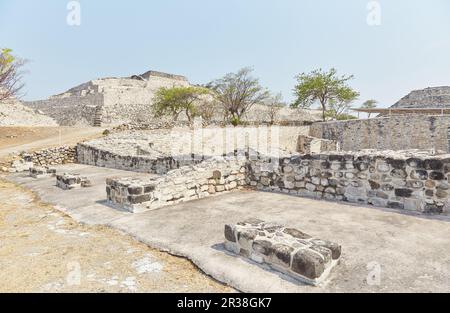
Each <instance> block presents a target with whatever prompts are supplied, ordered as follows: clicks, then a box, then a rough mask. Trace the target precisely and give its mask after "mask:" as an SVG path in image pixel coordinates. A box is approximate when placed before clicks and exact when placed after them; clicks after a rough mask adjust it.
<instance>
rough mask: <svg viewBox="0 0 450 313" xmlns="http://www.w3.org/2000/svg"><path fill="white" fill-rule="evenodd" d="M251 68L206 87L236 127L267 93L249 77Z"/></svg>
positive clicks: (255, 80) (264, 98) (263, 99)
mask: <svg viewBox="0 0 450 313" xmlns="http://www.w3.org/2000/svg"><path fill="white" fill-rule="evenodd" d="M252 71H253V70H252V69H251V68H248V67H246V68H243V69H241V70H239V71H238V72H237V73H229V74H226V75H225V76H224V77H222V78H220V79H217V80H214V81H212V82H210V83H209V84H208V85H207V87H208V88H210V89H211V90H213V95H214V97H215V99H216V100H217V102H219V103H220V104H221V105H222V106H223V107H224V109H225V112H226V115H227V118H228V119H229V120H230V121H231V122H232V123H233V124H234V125H237V124H239V123H240V122H241V119H242V117H243V116H244V114H245V113H246V112H248V110H249V109H250V108H251V107H252V106H253V105H254V104H256V103H263V102H264V101H265V100H266V99H267V98H268V97H269V96H270V94H269V91H268V90H267V89H266V88H263V87H262V86H261V85H260V83H259V80H258V79H257V78H254V77H252V76H251V73H252Z"/></svg>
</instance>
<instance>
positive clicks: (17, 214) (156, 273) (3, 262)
mask: <svg viewBox="0 0 450 313" xmlns="http://www.w3.org/2000/svg"><path fill="white" fill-rule="evenodd" d="M0 238H1V240H0V292H232V291H233V290H232V289H231V288H228V287H226V286H223V285H221V284H219V283H217V282H215V281H213V280H212V279H210V278H209V277H207V276H206V275H203V274H202V273H200V272H199V271H198V270H197V269H196V268H195V267H194V266H193V265H192V264H191V263H190V262H189V261H187V260H185V259H182V258H178V257H174V256H171V255H169V254H166V253H163V252H159V251H157V250H154V249H150V248H148V247H147V246H146V245H144V244H141V243H139V242H137V241H135V240H133V239H132V238H131V237H129V236H126V235H123V234H121V233H119V232H117V231H114V230H112V229H109V228H104V227H90V226H85V225H80V224H78V223H76V222H75V221H73V220H72V219H71V218H69V217H67V216H64V215H63V214H62V213H60V212H59V211H57V210H56V209H54V208H53V207H51V206H48V205H45V204H42V203H40V202H39V201H37V200H36V199H35V197H34V196H33V194H32V193H31V192H29V191H27V190H25V189H23V188H21V187H18V186H16V185H14V184H12V183H9V182H6V181H4V180H2V179H1V177H0Z"/></svg>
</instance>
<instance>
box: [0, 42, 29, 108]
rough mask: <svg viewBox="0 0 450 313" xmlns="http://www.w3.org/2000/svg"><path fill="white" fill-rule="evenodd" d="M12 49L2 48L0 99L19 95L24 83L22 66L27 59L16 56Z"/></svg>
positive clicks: (0, 56) (0, 57)
mask: <svg viewBox="0 0 450 313" xmlns="http://www.w3.org/2000/svg"><path fill="white" fill-rule="evenodd" d="M11 52H12V50H11V49H6V48H5V49H1V50H0V101H3V100H5V99H9V98H12V97H19V96H20V92H21V90H22V88H23V87H24V84H23V83H22V78H23V74H24V72H23V71H22V68H23V66H24V64H25V63H26V61H25V60H22V59H18V58H15V57H14V56H13V55H12V54H11Z"/></svg>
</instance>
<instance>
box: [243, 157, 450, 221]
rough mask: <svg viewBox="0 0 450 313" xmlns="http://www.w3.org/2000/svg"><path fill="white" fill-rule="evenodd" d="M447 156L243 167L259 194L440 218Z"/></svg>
mask: <svg viewBox="0 0 450 313" xmlns="http://www.w3.org/2000/svg"><path fill="white" fill-rule="evenodd" d="M449 172H450V155H443V156H427V155H420V154H417V153H416V154H411V155H409V154H407V153H406V154H403V155H401V154H396V153H392V152H379V153H369V152H362V153H359V154H318V155H302V156H298V155H297V156H291V157H287V158H281V159H280V160H279V162H277V163H273V162H271V161H270V159H264V158H259V159H257V160H253V161H249V162H248V164H247V183H248V184H250V185H251V186H253V187H256V188H257V189H258V190H263V191H275V192H283V193H288V194H291V195H296V196H303V197H312V198H317V199H328V200H342V201H349V202H355V203H364V204H371V205H374V206H379V207H388V208H393V209H405V210H410V211H418V212H423V213H431V214H438V213H443V212H450V210H449V195H450V191H449V183H448V175H449Z"/></svg>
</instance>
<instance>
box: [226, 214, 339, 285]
mask: <svg viewBox="0 0 450 313" xmlns="http://www.w3.org/2000/svg"><path fill="white" fill-rule="evenodd" d="M225 248H226V249H227V250H229V251H231V252H233V253H235V254H239V255H241V256H243V257H245V258H249V259H251V260H253V261H255V262H257V263H260V264H267V265H269V266H270V267H271V268H273V269H274V270H277V271H279V272H281V273H284V274H287V275H289V276H291V277H294V278H296V279H299V280H301V281H304V282H307V283H310V284H314V285H317V284H319V283H320V282H322V281H324V280H325V279H326V278H327V276H328V274H329V273H330V271H331V269H332V268H333V267H334V266H335V265H336V264H338V262H339V259H340V257H341V246H340V245H338V244H336V243H333V242H329V241H326V240H321V239H317V238H313V237H312V236H310V235H308V234H305V233H303V232H301V231H299V230H297V229H294V228H287V227H283V226H282V225H278V224H274V223H265V222H263V221H261V220H258V219H249V220H246V221H244V222H241V223H238V224H236V225H225Z"/></svg>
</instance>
